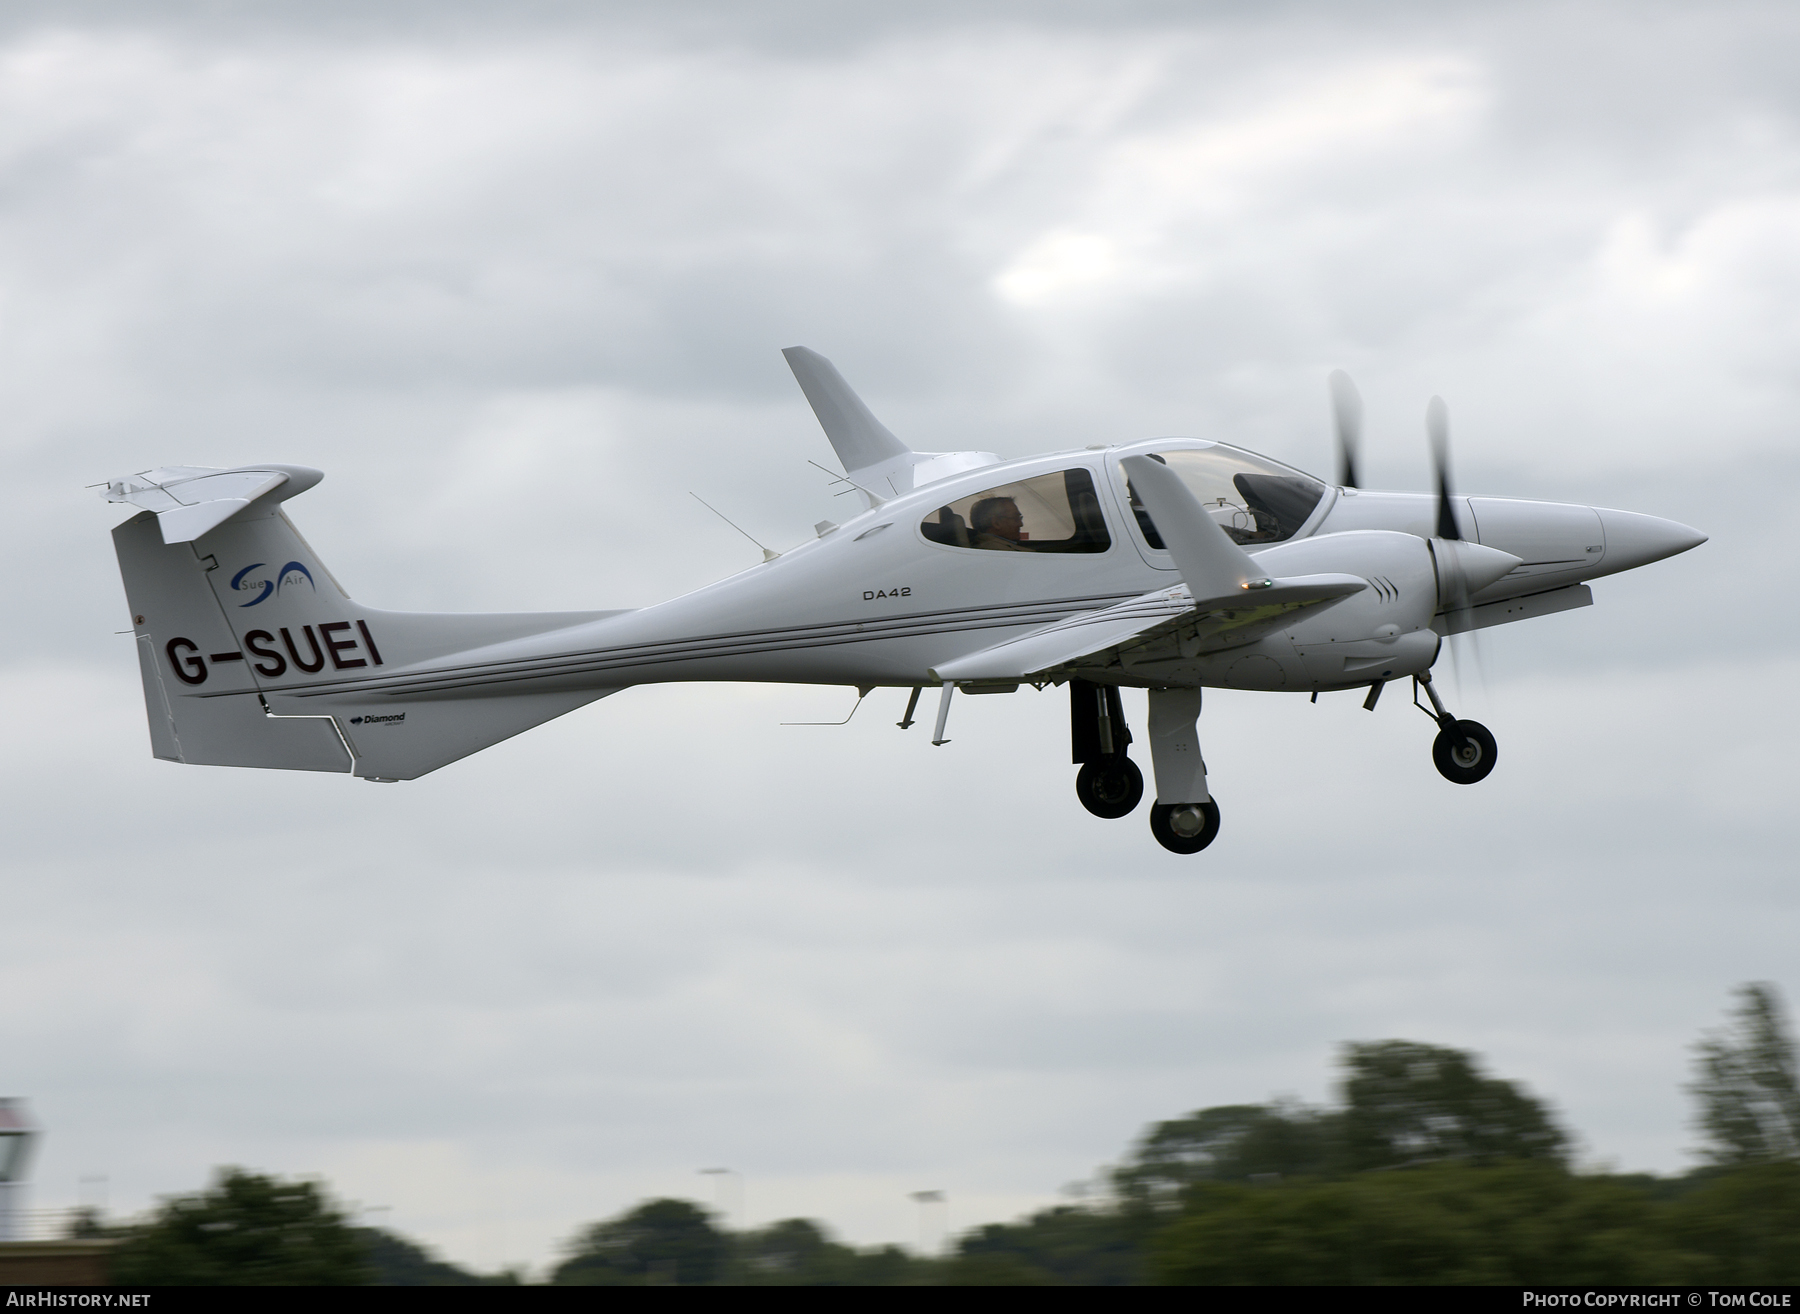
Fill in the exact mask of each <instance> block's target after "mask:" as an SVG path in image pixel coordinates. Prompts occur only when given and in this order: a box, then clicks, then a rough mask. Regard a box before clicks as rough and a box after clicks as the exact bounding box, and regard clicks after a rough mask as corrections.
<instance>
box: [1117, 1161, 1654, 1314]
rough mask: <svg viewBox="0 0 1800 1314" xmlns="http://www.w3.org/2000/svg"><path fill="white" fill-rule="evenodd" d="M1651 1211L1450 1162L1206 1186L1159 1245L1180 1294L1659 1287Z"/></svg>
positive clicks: (1545, 1169)
mask: <svg viewBox="0 0 1800 1314" xmlns="http://www.w3.org/2000/svg"><path fill="white" fill-rule="evenodd" d="M1655 1214H1656V1210H1655V1205H1654V1202H1653V1201H1652V1200H1651V1199H1650V1198H1649V1197H1648V1195H1646V1194H1645V1193H1644V1192H1642V1191H1639V1190H1634V1189H1632V1188H1631V1187H1629V1186H1619V1185H1615V1184H1613V1183H1612V1182H1610V1181H1608V1180H1607V1179H1605V1178H1583V1177H1577V1176H1575V1175H1574V1174H1572V1173H1569V1172H1568V1171H1567V1170H1566V1169H1564V1168H1562V1167H1561V1166H1560V1165H1557V1164H1550V1163H1529V1162H1514V1163H1510V1164H1504V1165H1490V1166H1477V1165H1475V1164H1472V1163H1466V1162H1464V1163H1440V1164H1435V1165H1431V1166H1427V1167H1421V1168H1414V1169H1409V1170H1407V1171H1403V1172H1382V1173H1365V1174H1360V1175H1358V1176H1355V1177H1350V1178H1346V1179H1342V1180H1337V1181H1310V1182H1292V1183H1280V1184H1273V1185H1269V1186H1261V1187H1245V1186H1206V1187H1201V1188H1199V1189H1198V1190H1196V1191H1195V1192H1194V1193H1193V1194H1192V1195H1191V1197H1190V1200H1189V1208H1188V1211H1187V1213H1186V1214H1184V1216H1183V1217H1182V1218H1181V1220H1180V1221H1178V1222H1176V1223H1173V1224H1171V1225H1170V1226H1169V1227H1168V1228H1167V1229H1165V1230H1164V1231H1163V1232H1162V1233H1160V1234H1159V1235H1158V1236H1157V1238H1156V1239H1155V1241H1154V1242H1153V1244H1152V1272H1153V1275H1154V1277H1155V1278H1156V1280H1158V1281H1160V1282H1164V1283H1171V1284H1183V1285H1186V1284H1202V1285H1222V1284H1224V1285H1230V1284H1257V1285H1292V1284H1300V1285H1365V1284H1372V1285H1396V1284H1409V1283H1428V1284H1440V1285H1460V1284H1494V1283H1500V1284H1520V1283H1592V1284H1601V1283H1655V1282H1669V1281H1679V1280H1681V1278H1682V1274H1683V1270H1682V1268H1681V1266H1680V1264H1679V1262H1678V1261H1677V1260H1676V1259H1674V1258H1672V1257H1670V1256H1668V1255H1666V1254H1665V1253H1663V1252H1662V1251H1661V1249H1660V1248H1659V1247H1657V1246H1656V1245H1654V1244H1646V1242H1647V1241H1648V1239H1649V1236H1650V1235H1651V1234H1653V1233H1654V1231H1655V1222H1656V1217H1655Z"/></svg>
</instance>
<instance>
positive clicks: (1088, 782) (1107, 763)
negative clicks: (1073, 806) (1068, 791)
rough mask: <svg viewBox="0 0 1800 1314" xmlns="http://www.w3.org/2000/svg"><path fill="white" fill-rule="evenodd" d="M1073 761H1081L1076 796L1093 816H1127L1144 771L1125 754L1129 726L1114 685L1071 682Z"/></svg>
mask: <svg viewBox="0 0 1800 1314" xmlns="http://www.w3.org/2000/svg"><path fill="white" fill-rule="evenodd" d="M1069 738H1070V755H1071V760H1073V761H1076V762H1079V763H1081V774H1080V775H1078V776H1076V777H1075V796H1076V797H1077V798H1079V799H1080V800H1081V806H1082V807H1084V808H1086V809H1087V810H1088V811H1089V812H1091V813H1093V814H1094V815H1095V816H1096V817H1105V818H1106V819H1107V820H1109V821H1112V820H1116V819H1117V818H1119V817H1124V816H1129V815H1130V814H1131V811H1132V809H1134V808H1136V807H1137V805H1138V803H1139V802H1140V801H1141V800H1142V799H1143V797H1144V773H1143V772H1142V771H1139V770H1138V768H1137V763H1135V762H1133V761H1132V760H1131V759H1130V758H1129V757H1127V756H1126V755H1125V750H1126V749H1127V748H1128V747H1129V746H1130V744H1131V731H1130V729H1129V728H1127V726H1126V725H1125V709H1124V705H1123V704H1122V703H1121V702H1120V700H1119V690H1118V687H1117V686H1115V685H1110V684H1106V685H1102V684H1090V683H1088V682H1087V681H1086V680H1070V681H1069Z"/></svg>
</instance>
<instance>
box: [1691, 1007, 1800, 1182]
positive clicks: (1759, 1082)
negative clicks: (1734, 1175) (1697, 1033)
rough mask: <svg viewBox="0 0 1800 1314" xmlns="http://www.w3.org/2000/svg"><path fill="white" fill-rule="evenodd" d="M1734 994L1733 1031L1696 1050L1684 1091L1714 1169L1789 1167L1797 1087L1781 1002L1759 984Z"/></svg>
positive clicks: (1795, 1152) (1796, 1128)
mask: <svg viewBox="0 0 1800 1314" xmlns="http://www.w3.org/2000/svg"><path fill="white" fill-rule="evenodd" d="M1737 994H1738V1000H1739V1003H1738V1009H1737V1013H1736V1016H1735V1018H1734V1019H1733V1025H1732V1026H1731V1027H1729V1028H1727V1029H1725V1030H1723V1031H1717V1032H1711V1033H1709V1034H1708V1035H1707V1036H1706V1038H1705V1039H1703V1040H1702V1041H1701V1042H1700V1043H1699V1044H1698V1045H1697V1046H1696V1047H1695V1049H1696V1051H1697V1053H1696V1063H1695V1067H1696V1069H1697V1072H1696V1076H1695V1081H1694V1084H1693V1086H1692V1087H1691V1089H1692V1091H1693V1093H1694V1095H1695V1097H1696V1098H1697V1099H1698V1100H1699V1101H1700V1119H1699V1121H1700V1127H1701V1129H1702V1130H1703V1131H1704V1132H1705V1133H1706V1136H1707V1139H1708V1141H1709V1142H1710V1144H1709V1145H1708V1146H1707V1149H1706V1154H1707V1157H1708V1158H1710V1159H1711V1160H1712V1161H1713V1162H1714V1163H1720V1164H1752V1163H1780V1162H1793V1161H1795V1160H1797V1159H1800V1084H1797V1083H1796V1080H1795V1061H1794V1039H1793V1036H1792V1035H1790V1034H1789V1032H1788V1028H1787V1020H1786V1018H1785V1016H1784V1015H1783V1012H1782V1007H1781V997H1780V995H1778V994H1777V993H1776V991H1775V987H1774V986H1772V985H1770V984H1768V983H1766V982H1755V983H1752V984H1750V985H1746V986H1741V987H1739V989H1738V992H1737Z"/></svg>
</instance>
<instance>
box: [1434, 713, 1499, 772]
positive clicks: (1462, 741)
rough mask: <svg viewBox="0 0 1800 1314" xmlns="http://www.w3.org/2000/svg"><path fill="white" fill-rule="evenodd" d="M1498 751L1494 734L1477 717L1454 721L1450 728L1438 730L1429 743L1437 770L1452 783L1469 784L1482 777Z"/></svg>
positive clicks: (1488, 769)
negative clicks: (1431, 742)
mask: <svg viewBox="0 0 1800 1314" xmlns="http://www.w3.org/2000/svg"><path fill="white" fill-rule="evenodd" d="M1499 756H1500V751H1499V749H1497V748H1496V747H1495V746H1494V736H1493V735H1491V734H1489V733H1488V728H1487V727H1486V726H1485V725H1483V724H1481V722H1479V721H1458V722H1457V723H1456V725H1455V727H1454V728H1453V729H1450V730H1440V731H1438V737H1437V739H1436V741H1435V742H1434V743H1433V744H1432V745H1431V760H1432V761H1433V762H1435V763H1436V764H1437V769H1438V774H1439V775H1440V776H1442V777H1443V778H1444V779H1445V780H1448V781H1449V782H1450V783H1451V784H1453V785H1473V784H1474V783H1475V782H1476V781H1478V780H1486V779H1487V777H1488V772H1490V771H1492V770H1493V769H1494V763H1495V762H1496V761H1498V760H1499Z"/></svg>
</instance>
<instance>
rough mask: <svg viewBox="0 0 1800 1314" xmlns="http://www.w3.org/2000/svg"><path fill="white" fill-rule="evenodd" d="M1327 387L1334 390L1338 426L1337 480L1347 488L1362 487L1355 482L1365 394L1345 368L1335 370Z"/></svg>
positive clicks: (1360, 444) (1332, 416)
mask: <svg viewBox="0 0 1800 1314" xmlns="http://www.w3.org/2000/svg"><path fill="white" fill-rule="evenodd" d="M1326 386H1327V387H1329V388H1330V390H1331V418H1332V420H1333V422H1334V424H1335V426H1336V428H1337V445H1338V483H1339V484H1341V485H1342V486H1343V487H1345V488H1360V487H1361V485H1360V484H1358V483H1357V482H1356V453H1357V451H1358V449H1359V448H1361V446H1362V422H1363V403H1362V394H1361V393H1360V392H1358V391H1357V390H1356V385H1355V384H1354V383H1352V382H1350V376H1349V375H1348V374H1346V373H1344V372H1343V371H1342V370H1333V371H1332V372H1331V377H1330V378H1329V379H1327V380H1326Z"/></svg>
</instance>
